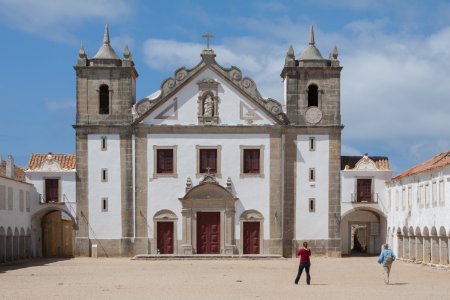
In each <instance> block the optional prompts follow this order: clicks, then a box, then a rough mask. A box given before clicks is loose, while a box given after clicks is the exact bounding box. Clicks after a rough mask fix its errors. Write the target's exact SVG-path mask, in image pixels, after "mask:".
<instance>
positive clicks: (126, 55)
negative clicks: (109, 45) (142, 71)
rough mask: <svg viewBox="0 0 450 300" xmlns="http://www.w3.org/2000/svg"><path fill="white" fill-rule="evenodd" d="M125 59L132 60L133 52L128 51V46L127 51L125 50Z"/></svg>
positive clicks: (126, 46)
mask: <svg viewBox="0 0 450 300" xmlns="http://www.w3.org/2000/svg"><path fill="white" fill-rule="evenodd" d="M123 57H124V58H125V59H128V60H131V52H130V49H128V44H127V45H125V50H123Z"/></svg>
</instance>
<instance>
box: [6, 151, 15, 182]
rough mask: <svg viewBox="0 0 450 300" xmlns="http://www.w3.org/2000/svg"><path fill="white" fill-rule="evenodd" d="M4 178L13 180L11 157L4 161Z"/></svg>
mask: <svg viewBox="0 0 450 300" xmlns="http://www.w3.org/2000/svg"><path fill="white" fill-rule="evenodd" d="M6 177H9V178H12V179H14V177H15V174H14V158H13V157H12V155H8V159H7V160H6Z"/></svg>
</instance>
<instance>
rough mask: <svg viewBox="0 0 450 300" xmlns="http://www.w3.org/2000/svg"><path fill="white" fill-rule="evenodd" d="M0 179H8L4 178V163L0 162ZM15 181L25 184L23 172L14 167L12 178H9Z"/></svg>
mask: <svg viewBox="0 0 450 300" xmlns="http://www.w3.org/2000/svg"><path fill="white" fill-rule="evenodd" d="M0 177H5V178H9V177H8V176H6V161H1V162H0ZM11 179H14V180H17V181H22V182H26V180H25V172H24V171H23V169H22V168H19V167H18V166H14V178H11Z"/></svg>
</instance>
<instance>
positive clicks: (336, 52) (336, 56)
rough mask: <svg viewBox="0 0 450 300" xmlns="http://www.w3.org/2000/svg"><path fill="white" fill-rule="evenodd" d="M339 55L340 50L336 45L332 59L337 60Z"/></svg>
mask: <svg viewBox="0 0 450 300" xmlns="http://www.w3.org/2000/svg"><path fill="white" fill-rule="evenodd" d="M338 55H339V53H338V49H337V47H336V45H334V48H333V52H331V57H333V59H337V58H338Z"/></svg>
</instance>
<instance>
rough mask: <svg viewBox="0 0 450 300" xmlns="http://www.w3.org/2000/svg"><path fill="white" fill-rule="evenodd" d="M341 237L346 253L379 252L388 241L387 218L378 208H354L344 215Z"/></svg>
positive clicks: (366, 253)
mask: <svg viewBox="0 0 450 300" xmlns="http://www.w3.org/2000/svg"><path fill="white" fill-rule="evenodd" d="M341 237H342V244H341V245H342V246H341V252H342V254H344V255H354V256H359V255H373V254H378V253H379V252H380V251H381V245H382V244H383V243H385V241H386V218H385V216H384V215H383V214H382V213H381V212H380V211H378V210H376V209H372V208H368V207H361V208H356V209H353V210H351V211H349V212H347V213H345V214H344V215H343V216H342V219H341Z"/></svg>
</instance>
